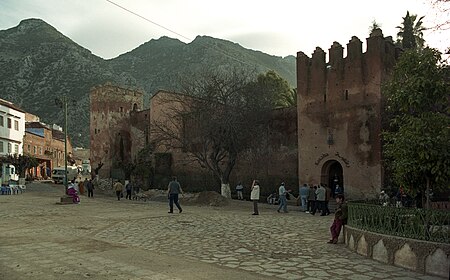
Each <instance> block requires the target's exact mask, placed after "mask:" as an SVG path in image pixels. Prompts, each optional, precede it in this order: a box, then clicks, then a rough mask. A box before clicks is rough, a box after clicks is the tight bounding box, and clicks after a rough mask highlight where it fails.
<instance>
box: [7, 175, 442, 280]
mask: <svg viewBox="0 0 450 280" xmlns="http://www.w3.org/2000/svg"><path fill="white" fill-rule="evenodd" d="M59 188H61V187H59ZM60 192H61V191H60V190H57V189H56V188H55V187H52V186H49V185H44V184H33V185H32V186H31V187H29V191H27V192H26V193H24V194H22V195H16V196H0V213H2V216H1V217H2V218H1V222H0V224H1V227H0V236H1V237H0V238H1V240H2V242H0V279H31V278H33V279H80V277H82V278H86V279H162V280H163V279H302V280H303V279H399V280H400V279H405V280H406V279H424V280H425V279H440V278H437V277H431V276H425V275H422V274H418V273H414V272H411V271H408V270H405V269H402V268H398V267H394V266H389V265H385V264H382V263H379V262H376V261H374V260H370V259H367V258H364V257H362V256H359V255H357V254H355V253H353V252H350V251H349V250H347V249H346V248H345V247H344V245H343V244H338V245H331V244H327V243H326V241H327V240H328V239H329V233H328V228H329V226H330V223H331V219H332V218H331V217H330V216H326V217H320V216H317V215H316V216H312V215H309V214H305V213H300V212H299V211H296V210H294V207H291V209H290V210H292V211H291V212H290V213H288V214H279V213H277V212H276V211H275V209H276V208H275V206H269V205H261V208H262V209H261V214H260V215H259V216H252V215H250V214H251V210H252V205H251V204H250V203H249V202H241V201H233V203H231V205H230V206H226V207H220V208H218V207H217V208H215V207H197V206H185V207H184V209H183V213H182V214H168V213H167V205H166V204H165V203H160V202H146V203H144V202H135V201H120V202H119V201H116V200H115V199H114V198H113V197H107V196H102V197H96V198H94V199H88V198H87V197H82V198H81V199H82V200H81V204H80V205H56V204H55V202H56V201H58V194H59V193H60Z"/></svg>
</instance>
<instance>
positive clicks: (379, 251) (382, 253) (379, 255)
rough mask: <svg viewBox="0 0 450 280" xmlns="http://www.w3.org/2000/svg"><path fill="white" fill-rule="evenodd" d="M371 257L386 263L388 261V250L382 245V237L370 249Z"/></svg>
mask: <svg viewBox="0 0 450 280" xmlns="http://www.w3.org/2000/svg"><path fill="white" fill-rule="evenodd" d="M372 252H373V253H372V254H373V255H372V258H374V259H375V260H377V261H380V262H383V263H388V262H389V256H388V251H387V249H386V247H385V246H384V242H383V239H380V240H379V241H378V242H377V244H375V245H374V246H373V250H372Z"/></svg>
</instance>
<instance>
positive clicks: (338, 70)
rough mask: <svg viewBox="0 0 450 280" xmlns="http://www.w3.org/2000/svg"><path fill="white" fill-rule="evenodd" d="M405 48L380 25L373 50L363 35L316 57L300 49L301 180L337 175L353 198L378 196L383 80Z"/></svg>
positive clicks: (326, 179)
mask: <svg viewBox="0 0 450 280" xmlns="http://www.w3.org/2000/svg"><path fill="white" fill-rule="evenodd" d="M398 53H399V50H398V49H396V48H395V46H394V44H393V41H392V38H391V37H386V38H384V37H383V34H382V32H381V30H379V29H377V30H375V31H374V32H372V34H371V35H370V37H369V38H367V51H366V52H365V53H363V52H362V42H361V41H360V40H359V39H358V38H357V37H352V39H351V40H350V41H349V43H348V44H347V56H346V57H345V58H344V57H343V47H342V46H341V45H340V44H339V43H337V42H334V43H333V45H332V46H331V48H330V49H329V61H328V63H326V61H325V52H324V51H323V50H322V49H320V48H316V50H315V51H314V53H313V54H312V57H311V58H309V57H307V56H306V55H305V54H304V53H302V52H299V53H298V54H297V91H298V92H297V94H298V99H297V100H298V105H297V110H298V129H299V130H298V147H299V153H298V162H299V169H298V170H299V171H298V172H299V179H300V183H302V184H303V183H314V184H318V183H325V184H329V185H330V186H332V187H334V184H335V183H334V181H333V180H334V179H335V178H336V179H337V182H338V183H339V184H340V185H341V186H342V185H343V186H344V191H345V194H346V195H347V196H349V197H350V198H364V197H367V196H373V195H374V194H375V192H377V191H379V190H380V188H381V187H382V184H383V179H384V178H383V167H382V164H381V160H382V150H381V139H380V133H381V128H382V127H381V124H382V116H381V98H382V96H381V85H382V83H383V82H384V81H385V80H386V79H387V77H388V74H389V71H390V70H391V69H392V68H393V66H394V64H395V61H396V57H397V56H398Z"/></svg>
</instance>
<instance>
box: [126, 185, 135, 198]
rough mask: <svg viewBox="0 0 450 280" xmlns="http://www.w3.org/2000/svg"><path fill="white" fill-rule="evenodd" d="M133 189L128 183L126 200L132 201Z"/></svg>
mask: <svg viewBox="0 0 450 280" xmlns="http://www.w3.org/2000/svg"><path fill="white" fill-rule="evenodd" d="M132 188H133V184H132V183H131V181H130V182H128V184H127V185H126V186H125V190H126V191H127V196H126V197H125V199H128V200H131V189H132Z"/></svg>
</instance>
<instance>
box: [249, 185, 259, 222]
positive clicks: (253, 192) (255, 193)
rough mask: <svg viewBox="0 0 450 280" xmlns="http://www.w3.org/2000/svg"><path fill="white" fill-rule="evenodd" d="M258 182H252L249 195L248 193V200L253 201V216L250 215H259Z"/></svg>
mask: <svg viewBox="0 0 450 280" xmlns="http://www.w3.org/2000/svg"><path fill="white" fill-rule="evenodd" d="M259 189H260V187H259V181H258V180H253V183H252V188H251V193H250V200H251V201H253V214H252V215H259V211H258V200H259V192H260V191H259Z"/></svg>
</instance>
